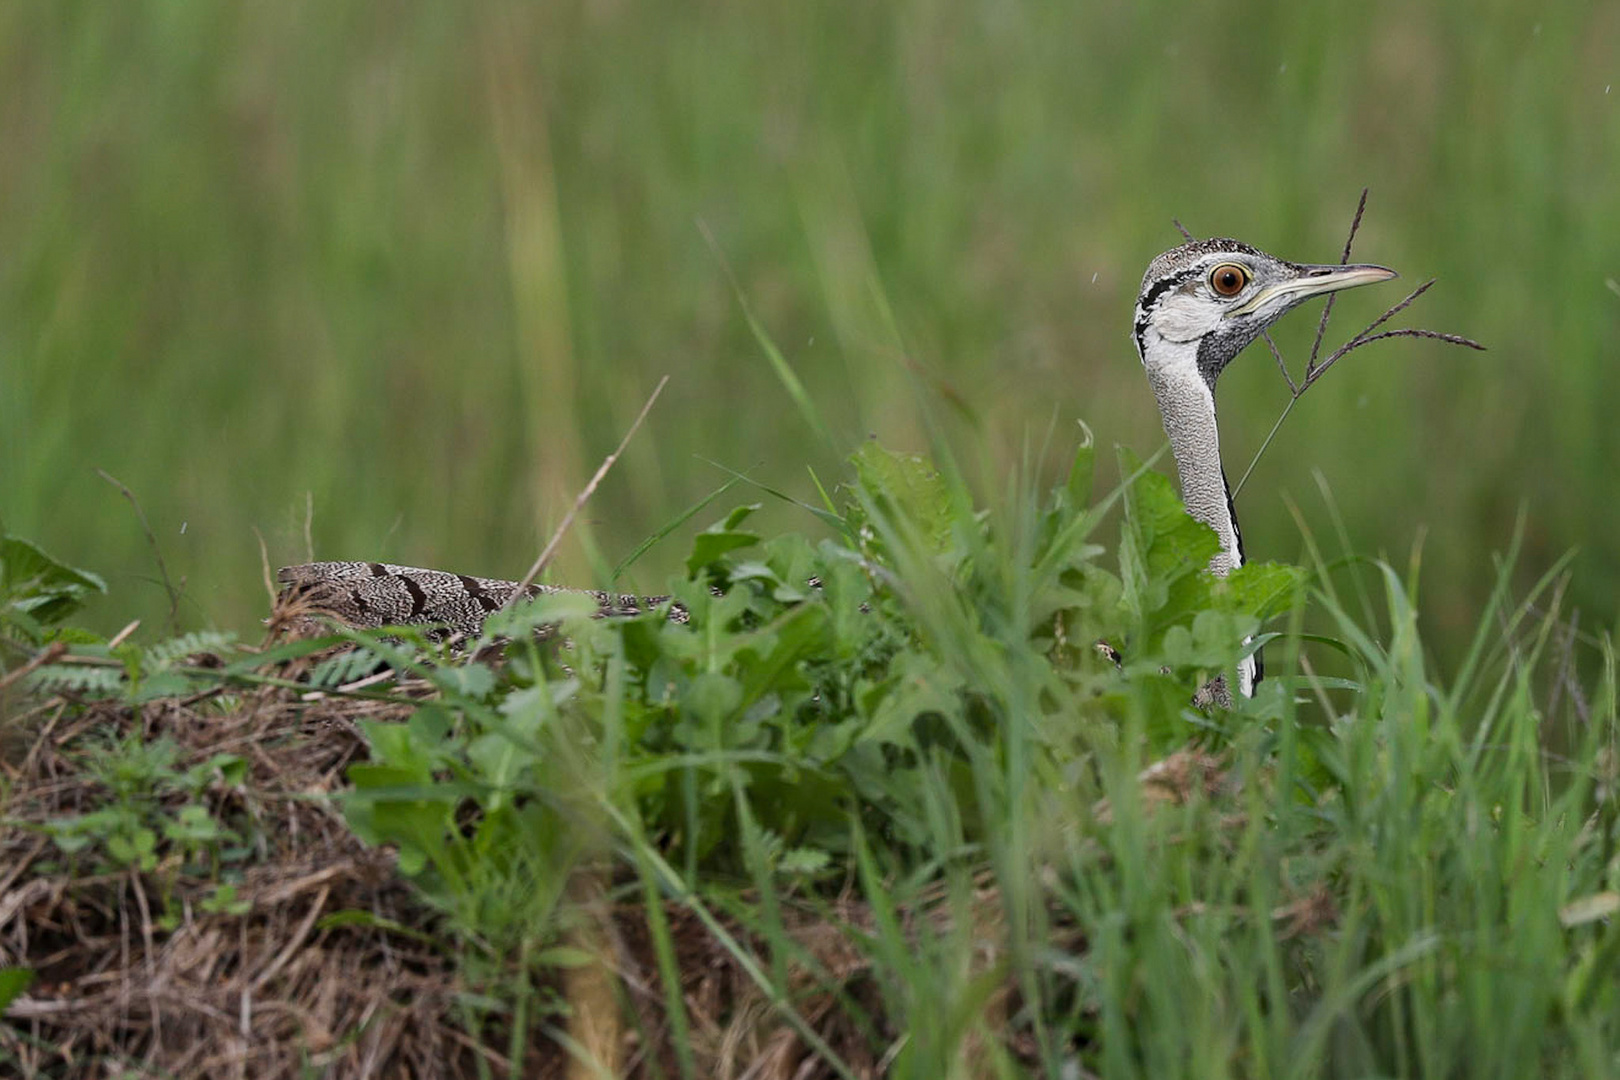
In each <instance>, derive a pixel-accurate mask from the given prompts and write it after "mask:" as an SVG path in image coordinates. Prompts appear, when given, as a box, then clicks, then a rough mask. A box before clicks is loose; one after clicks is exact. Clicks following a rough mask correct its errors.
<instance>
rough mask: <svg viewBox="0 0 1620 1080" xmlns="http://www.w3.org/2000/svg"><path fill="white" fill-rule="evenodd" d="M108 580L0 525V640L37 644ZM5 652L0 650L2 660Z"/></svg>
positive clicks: (104, 585)
mask: <svg viewBox="0 0 1620 1080" xmlns="http://www.w3.org/2000/svg"><path fill="white" fill-rule="evenodd" d="M106 591H107V583H106V582H104V581H103V580H102V579H101V578H100V577H98V576H97V575H95V574H93V573H91V572H90V571H88V570H80V569H76V568H75V567H72V566H69V565H67V564H66V563H64V562H61V561H60V560H58V559H56V558H54V557H52V556H51V555H49V554H47V553H46V552H45V551H44V550H43V549H41V548H40V547H39V545H37V544H34V543H32V542H30V541H28V540H24V539H22V538H21V537H18V536H12V535H10V534H9V533H6V532H4V531H0V644H7V643H9V644H11V645H12V646H14V647H16V646H21V647H24V648H37V647H38V646H40V645H42V644H44V643H45V642H46V641H47V640H48V639H49V637H50V635H51V634H52V631H53V628H55V627H59V626H60V625H61V624H62V623H63V622H64V621H66V620H67V619H68V618H69V617H70V616H72V615H73V614H74V613H75V612H76V611H78V610H79V609H80V608H81V607H82V606H83V605H84V603H85V601H86V600H88V599H89V598H90V597H91V596H93V595H94V594H97V593H105V592H106ZM3 663H4V652H3V651H0V664H3Z"/></svg>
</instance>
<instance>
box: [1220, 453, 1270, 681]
mask: <svg viewBox="0 0 1620 1080" xmlns="http://www.w3.org/2000/svg"><path fill="white" fill-rule="evenodd" d="M1221 484H1222V485H1223V486H1224V487H1225V488H1226V517H1227V519H1228V520H1229V521H1231V522H1232V539H1233V540H1236V541H1237V565H1238V566H1242V565H1244V564H1245V563H1246V562H1247V561H1248V560H1247V559H1245V558H1244V557H1243V530H1242V529H1239V528H1238V520H1237V507H1236V506H1235V505H1234V504H1233V502H1232V483H1231V481H1229V480H1227V479H1226V470H1225V469H1222V470H1221ZM1233 569H1234V570H1235V569H1237V567H1233ZM1264 651H1265V650H1264V649H1256V650H1254V686H1251V687H1249V689H1250V691H1253V689H1254V687H1255V686H1259V685H1260V680H1261V679H1263V678H1265V675H1266V661H1265V658H1264V657H1263V656H1261V655H1260V654H1261V653H1263V652H1264Z"/></svg>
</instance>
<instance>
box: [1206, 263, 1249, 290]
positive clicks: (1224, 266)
mask: <svg viewBox="0 0 1620 1080" xmlns="http://www.w3.org/2000/svg"><path fill="white" fill-rule="evenodd" d="M1248 283H1249V272H1248V271H1247V270H1245V269H1244V268H1243V267H1241V266H1239V265H1238V264H1237V263H1221V265H1219V266H1217V267H1216V268H1215V269H1213V270H1211V271H1210V272H1209V287H1210V288H1212V289H1214V290H1215V292H1216V293H1217V294H1219V295H1221V296H1236V295H1237V294H1238V293H1240V292H1242V291H1243V286H1245V285H1247V284H1248Z"/></svg>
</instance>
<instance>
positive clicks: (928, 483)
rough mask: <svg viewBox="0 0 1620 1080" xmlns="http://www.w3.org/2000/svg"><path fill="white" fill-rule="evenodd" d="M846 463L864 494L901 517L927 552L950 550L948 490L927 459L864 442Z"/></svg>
mask: <svg viewBox="0 0 1620 1080" xmlns="http://www.w3.org/2000/svg"><path fill="white" fill-rule="evenodd" d="M850 462H851V463H852V464H853V465H854V466H855V475H856V478H857V479H858V480H859V482H860V485H861V487H862V488H863V489H865V491H866V493H867V495H868V496H869V497H870V498H872V499H873V500H874V501H875V502H876V503H877V504H878V505H880V506H887V507H889V508H890V509H891V510H892V511H893V512H897V513H899V514H900V515H901V516H903V517H904V518H905V520H906V521H907V522H909V523H910V524H911V526H912V527H913V528H915V529H916V530H917V533H918V535H919V536H920V537H921V538H922V540H923V541H924V542H925V543H926V544H927V545H928V549H929V550H930V551H931V552H933V553H934V554H942V553H944V552H946V551H948V550H949V549H950V546H951V527H952V522H953V520H954V507H953V506H952V499H951V493H950V488H949V487H948V486H947V485H946V483H945V478H944V477H943V476H941V475H940V474H939V470H937V469H935V468H934V463H933V462H932V461H930V460H929V459H928V458H927V456H925V455H923V454H906V453H897V452H895V451H892V450H887V449H885V448H884V447H883V446H881V445H880V444H878V443H877V442H876V441H875V440H868V441H867V442H866V443H864V444H862V446H861V448H860V449H859V450H857V451H856V452H855V454H854V455H853V456H852V457H851V458H850Z"/></svg>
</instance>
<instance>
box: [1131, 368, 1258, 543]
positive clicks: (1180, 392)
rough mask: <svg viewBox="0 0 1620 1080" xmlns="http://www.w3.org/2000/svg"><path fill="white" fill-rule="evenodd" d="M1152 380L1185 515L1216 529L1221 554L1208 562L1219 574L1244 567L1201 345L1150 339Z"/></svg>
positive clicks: (1149, 376)
mask: <svg viewBox="0 0 1620 1080" xmlns="http://www.w3.org/2000/svg"><path fill="white" fill-rule="evenodd" d="M1145 345H1146V348H1147V350H1149V352H1148V355H1147V356H1145V357H1144V359H1145V360H1146V361H1147V365H1146V366H1147V372H1148V382H1149V384H1150V385H1151V386H1152V387H1153V394H1154V396H1155V397H1157V398H1158V399H1159V415H1160V416H1161V417H1162V418H1163V420H1164V431H1165V434H1166V435H1168V436H1170V449H1171V450H1172V451H1173V452H1174V453H1175V455H1176V474H1177V475H1178V476H1180V478H1181V499H1182V501H1183V502H1185V503H1186V504H1187V512H1188V513H1189V514H1191V515H1192V516H1193V517H1195V518H1197V519H1198V520H1199V521H1202V522H1203V523H1204V524H1206V525H1208V526H1209V527H1210V528H1211V529H1214V530H1215V535H1216V536H1217V537H1219V538H1220V541H1221V550H1220V552H1219V553H1218V554H1216V556H1215V557H1214V558H1212V559H1211V560H1210V562H1209V568H1210V570H1211V571H1212V572H1214V573H1216V574H1225V573H1227V572H1228V571H1230V570H1232V569H1233V568H1234V567H1237V566H1241V565H1243V549H1242V547H1241V545H1240V544H1239V542H1238V530H1237V522H1236V520H1235V519H1234V518H1233V516H1232V502H1231V499H1230V498H1228V496H1227V488H1226V477H1225V475H1224V474H1223V473H1222V472H1221V440H1220V433H1219V432H1218V431H1217V429H1216V427H1215V394H1214V391H1213V389H1212V388H1211V386H1210V385H1209V383H1207V382H1206V381H1205V380H1204V376H1203V374H1202V373H1201V372H1200V371H1199V370H1198V345H1197V342H1173V341H1166V340H1164V339H1163V338H1159V337H1156V336H1154V337H1152V338H1151V339H1150V340H1149V341H1148V342H1146V343H1145Z"/></svg>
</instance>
